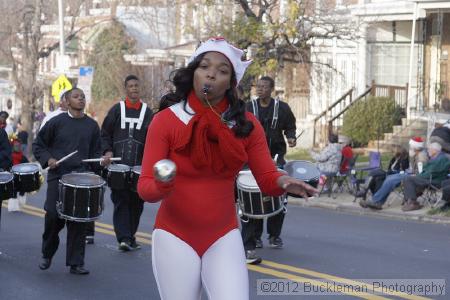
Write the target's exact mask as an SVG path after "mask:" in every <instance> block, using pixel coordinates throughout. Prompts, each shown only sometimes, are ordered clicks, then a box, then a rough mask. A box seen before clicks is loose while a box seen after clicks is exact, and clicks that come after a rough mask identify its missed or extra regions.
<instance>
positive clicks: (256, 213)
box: [236, 170, 285, 219]
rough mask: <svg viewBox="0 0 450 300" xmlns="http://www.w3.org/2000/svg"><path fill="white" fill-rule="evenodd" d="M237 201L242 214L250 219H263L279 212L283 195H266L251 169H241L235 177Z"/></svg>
mask: <svg viewBox="0 0 450 300" xmlns="http://www.w3.org/2000/svg"><path fill="white" fill-rule="evenodd" d="M236 190H237V201H238V204H239V208H240V210H241V211H242V215H244V216H247V217H249V218H252V219H264V218H268V217H271V216H274V215H276V214H279V213H280V212H281V211H282V210H283V208H284V205H283V201H284V198H285V195H281V196H278V197H272V196H266V195H263V194H262V193H261V190H260V189H259V187H258V184H257V183H256V180H255V177H253V174H252V173H251V171H247V170H245V171H241V172H239V175H238V177H237V179H236Z"/></svg>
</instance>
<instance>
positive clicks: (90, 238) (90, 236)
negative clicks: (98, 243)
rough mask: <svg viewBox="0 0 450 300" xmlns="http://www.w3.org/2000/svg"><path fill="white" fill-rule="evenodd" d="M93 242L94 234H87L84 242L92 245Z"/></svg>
mask: <svg viewBox="0 0 450 300" xmlns="http://www.w3.org/2000/svg"><path fill="white" fill-rule="evenodd" d="M93 243H94V236H92V235H87V236H86V244H88V245H92V244H93Z"/></svg>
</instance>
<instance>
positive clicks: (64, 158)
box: [44, 150, 78, 171]
mask: <svg viewBox="0 0 450 300" xmlns="http://www.w3.org/2000/svg"><path fill="white" fill-rule="evenodd" d="M77 152H78V150H75V151H73V152H72V153H70V154H67V155H66V156H64V157H63V158H61V159H60V160H58V161H57V162H56V164H57V165H58V164H60V163H62V162H63V161H65V160H66V159H69V158H71V157H72V156H74V155H75V154H76V153H77ZM48 169H50V167H47V168H45V169H44V171H48Z"/></svg>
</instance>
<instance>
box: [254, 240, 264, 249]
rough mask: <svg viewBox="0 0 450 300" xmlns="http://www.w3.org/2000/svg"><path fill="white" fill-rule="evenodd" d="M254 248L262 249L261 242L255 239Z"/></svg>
mask: <svg viewBox="0 0 450 300" xmlns="http://www.w3.org/2000/svg"><path fill="white" fill-rule="evenodd" d="M255 247H256V248H262V247H263V242H262V241H261V239H256V240H255Z"/></svg>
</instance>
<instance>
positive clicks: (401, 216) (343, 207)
mask: <svg viewBox="0 0 450 300" xmlns="http://www.w3.org/2000/svg"><path fill="white" fill-rule="evenodd" d="M317 199H319V198H314V199H311V200H308V201H305V200H303V199H301V198H293V197H289V199H288V202H289V204H291V205H292V204H293V205H297V206H301V207H315V208H325V209H329V210H336V211H339V212H347V213H351V214H355V215H368V216H375V217H383V218H389V219H395V220H403V221H416V222H423V223H434V224H450V217H444V216H432V215H426V214H411V213H406V212H397V211H389V209H382V210H371V209H365V208H362V207H359V206H358V207H356V206H354V205H348V204H341V203H334V202H331V201H326V200H317Z"/></svg>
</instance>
